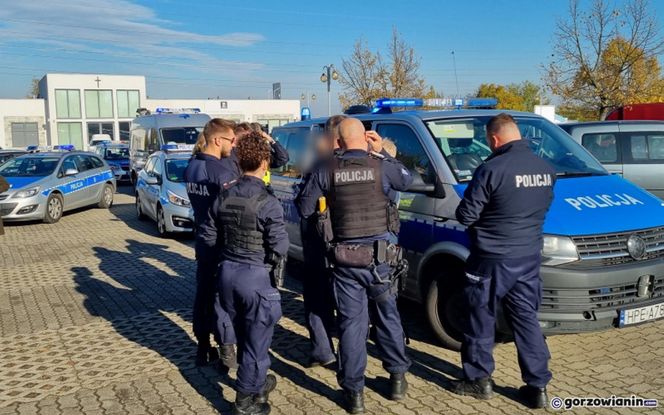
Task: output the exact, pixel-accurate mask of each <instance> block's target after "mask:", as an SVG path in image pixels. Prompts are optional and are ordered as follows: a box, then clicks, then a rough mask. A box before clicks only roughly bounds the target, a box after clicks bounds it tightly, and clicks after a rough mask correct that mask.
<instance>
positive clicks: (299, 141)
mask: <svg viewBox="0 0 664 415" xmlns="http://www.w3.org/2000/svg"><path fill="white" fill-rule="evenodd" d="M308 133H309V130H308V129H306V128H294V129H292V130H290V131H289V134H288V141H287V143H286V150H288V158H289V160H288V163H287V164H286V165H285V166H284V170H283V173H281V174H282V175H283V176H286V177H296V178H297V177H301V176H302V166H301V162H302V156H303V153H304V151H305V147H306V139H307V136H308Z"/></svg>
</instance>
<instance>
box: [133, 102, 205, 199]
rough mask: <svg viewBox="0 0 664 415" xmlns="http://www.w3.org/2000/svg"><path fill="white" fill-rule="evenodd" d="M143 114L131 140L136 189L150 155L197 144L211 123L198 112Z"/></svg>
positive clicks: (164, 110) (170, 110)
mask: <svg viewBox="0 0 664 415" xmlns="http://www.w3.org/2000/svg"><path fill="white" fill-rule="evenodd" d="M139 114H140V115H139V116H138V117H136V118H135V119H134V120H133V121H132V122H131V132H130V138H129V141H130V144H129V176H130V180H131V182H132V184H133V185H134V186H135V185H136V179H137V177H138V173H139V172H140V171H141V169H142V168H143V166H144V165H145V163H146V161H147V158H148V156H149V155H150V154H152V153H154V152H155V151H158V150H159V149H160V148H161V147H162V146H163V145H165V144H184V145H193V144H195V143H196V140H197V139H198V135H199V134H200V133H201V132H202V131H203V127H205V124H206V123H207V122H208V121H209V120H210V119H211V118H210V116H209V115H207V114H201V113H200V110H199V109H197V108H180V109H174V108H157V109H156V110H155V113H154V114H152V113H150V112H149V111H148V110H145V109H139Z"/></svg>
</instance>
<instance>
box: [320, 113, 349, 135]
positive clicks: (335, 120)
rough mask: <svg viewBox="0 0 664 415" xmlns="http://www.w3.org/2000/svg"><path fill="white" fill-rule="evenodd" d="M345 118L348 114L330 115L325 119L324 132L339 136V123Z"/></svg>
mask: <svg viewBox="0 0 664 415" xmlns="http://www.w3.org/2000/svg"><path fill="white" fill-rule="evenodd" d="M346 118H348V116H347V115H343V114H339V115H333V116H331V117H330V118H328V119H327V121H325V132H327V133H328V134H329V133H330V132H332V133H333V134H334V137H336V138H339V131H338V128H339V124H341V122H342V121H343V120H345V119H346Z"/></svg>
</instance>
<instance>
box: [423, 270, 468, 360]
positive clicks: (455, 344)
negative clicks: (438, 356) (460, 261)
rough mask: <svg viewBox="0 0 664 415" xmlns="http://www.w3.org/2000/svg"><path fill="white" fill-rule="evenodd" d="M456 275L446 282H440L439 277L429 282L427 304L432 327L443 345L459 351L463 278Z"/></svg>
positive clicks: (461, 336)
mask: <svg viewBox="0 0 664 415" xmlns="http://www.w3.org/2000/svg"><path fill="white" fill-rule="evenodd" d="M448 277H452V275H449V276H448ZM454 277H456V278H454ZM454 277H452V278H449V279H450V281H447V279H446V280H445V284H439V279H437V278H434V279H433V281H432V282H431V284H429V289H428V292H427V296H426V303H425V306H426V313H427V317H428V319H429V323H430V325H431V328H432V329H433V331H434V333H435V334H436V337H438V340H440V342H441V343H442V345H443V347H445V348H447V349H450V350H454V351H459V350H461V340H462V339H463V335H462V333H463V332H462V322H463V320H462V318H463V316H464V311H463V307H462V303H461V300H462V293H463V291H462V290H463V288H462V287H463V285H462V281H463V279H462V278H459V276H458V275H455V276H454ZM452 280H456V281H452Z"/></svg>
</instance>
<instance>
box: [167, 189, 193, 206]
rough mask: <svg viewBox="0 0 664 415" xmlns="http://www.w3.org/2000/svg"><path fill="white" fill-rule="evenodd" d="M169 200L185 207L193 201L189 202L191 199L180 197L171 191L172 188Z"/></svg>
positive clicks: (169, 192)
mask: <svg viewBox="0 0 664 415" xmlns="http://www.w3.org/2000/svg"><path fill="white" fill-rule="evenodd" d="M168 201H169V202H171V203H172V204H174V205H178V206H183V207H189V206H191V202H189V199H185V198H183V197H180V196H178V195H176V194H175V193H173V192H171V191H170V190H169V191H168Z"/></svg>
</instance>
